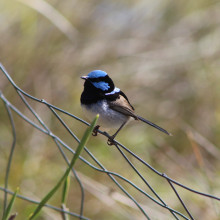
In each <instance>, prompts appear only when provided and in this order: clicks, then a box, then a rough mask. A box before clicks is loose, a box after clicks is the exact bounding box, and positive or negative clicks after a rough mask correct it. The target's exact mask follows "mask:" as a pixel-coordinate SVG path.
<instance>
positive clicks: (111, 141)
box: [107, 135, 115, 146]
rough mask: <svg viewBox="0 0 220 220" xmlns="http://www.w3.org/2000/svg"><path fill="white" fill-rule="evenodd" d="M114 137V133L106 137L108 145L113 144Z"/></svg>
mask: <svg viewBox="0 0 220 220" xmlns="http://www.w3.org/2000/svg"><path fill="white" fill-rule="evenodd" d="M114 138H115V136H114V135H113V136H110V137H109V138H108V141H107V144H108V145H109V146H111V145H114V144H115V140H114Z"/></svg>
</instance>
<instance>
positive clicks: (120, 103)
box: [109, 95, 138, 120]
mask: <svg viewBox="0 0 220 220" xmlns="http://www.w3.org/2000/svg"><path fill="white" fill-rule="evenodd" d="M109 107H110V108H111V109H113V110H115V111H117V112H120V113H122V114H124V115H127V116H130V117H133V118H134V119H136V120H138V118H137V115H135V113H134V110H133V109H134V108H133V107H132V106H131V104H130V103H129V101H128V100H127V97H126V96H125V97H124V96H123V95H119V96H118V98H117V99H115V100H114V101H110V102H109Z"/></svg>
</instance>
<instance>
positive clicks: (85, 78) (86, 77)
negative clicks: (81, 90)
mask: <svg viewBox="0 0 220 220" xmlns="http://www.w3.org/2000/svg"><path fill="white" fill-rule="evenodd" d="M80 78H81V79H84V80H87V79H88V76H81V77H80Z"/></svg>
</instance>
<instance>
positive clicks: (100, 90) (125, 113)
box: [81, 70, 170, 143]
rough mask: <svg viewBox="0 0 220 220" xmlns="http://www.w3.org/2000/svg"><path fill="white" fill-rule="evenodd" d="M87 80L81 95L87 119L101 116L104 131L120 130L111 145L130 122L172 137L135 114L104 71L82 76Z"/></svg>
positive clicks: (124, 96) (111, 139)
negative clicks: (146, 125) (143, 123)
mask: <svg viewBox="0 0 220 220" xmlns="http://www.w3.org/2000/svg"><path fill="white" fill-rule="evenodd" d="M81 78H82V79H84V80H85V83H84V90H83V92H82V94H81V106H82V108H83V110H84V112H85V115H86V117H87V118H88V119H89V120H92V119H93V118H94V117H95V116H96V115H97V114H99V120H98V124H99V126H98V127H97V128H99V127H101V128H103V129H105V130H106V129H110V128H116V129H118V130H117V131H116V132H115V134H114V135H112V136H111V138H110V140H109V142H110V143H111V142H112V141H113V140H114V138H115V137H116V135H117V134H118V132H119V131H120V130H121V129H122V128H123V126H124V125H125V124H126V123H127V122H128V121H129V120H130V119H132V118H133V119H135V120H140V121H143V122H145V123H147V124H149V125H151V126H153V127H154V128H157V129H158V130H160V131H162V132H164V133H166V134H168V135H170V133H169V132H167V131H166V130H165V129H163V128H161V127H159V126H158V125H156V124H154V123H152V122H150V121H148V120H146V119H144V118H142V117H140V116H138V115H137V114H136V113H135V112H134V107H133V106H132V105H131V104H130V102H129V100H128V98H127V96H126V95H125V94H124V93H123V92H122V91H121V90H120V89H119V88H117V87H115V85H114V83H113V81H112V79H111V78H110V77H109V76H108V74H107V73H106V72H104V71H102V70H94V71H92V72H90V73H89V74H88V75H87V76H82V77H81Z"/></svg>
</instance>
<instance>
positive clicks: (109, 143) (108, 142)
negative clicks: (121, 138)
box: [107, 121, 127, 145]
mask: <svg viewBox="0 0 220 220" xmlns="http://www.w3.org/2000/svg"><path fill="white" fill-rule="evenodd" d="M126 122H127V121H125V122H124V123H123V124H122V125H121V126H120V128H119V129H118V130H117V131H116V132H115V133H114V134H113V135H112V136H111V137H109V139H108V141H107V144H108V145H113V144H114V139H115V137H116V135H117V134H118V132H119V131H120V130H121V129H122V128H123V127H124V125H125V124H126Z"/></svg>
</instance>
